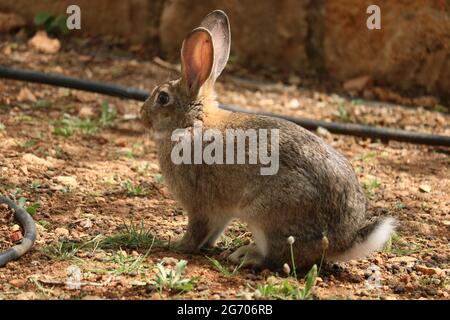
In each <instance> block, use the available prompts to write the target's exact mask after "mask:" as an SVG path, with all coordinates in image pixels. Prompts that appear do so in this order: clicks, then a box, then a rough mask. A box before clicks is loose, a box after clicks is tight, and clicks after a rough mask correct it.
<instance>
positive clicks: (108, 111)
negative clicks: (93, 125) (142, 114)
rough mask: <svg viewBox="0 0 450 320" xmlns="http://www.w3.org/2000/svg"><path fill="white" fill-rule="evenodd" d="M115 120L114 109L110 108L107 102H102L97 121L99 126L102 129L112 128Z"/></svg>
mask: <svg viewBox="0 0 450 320" xmlns="http://www.w3.org/2000/svg"><path fill="white" fill-rule="evenodd" d="M116 118H117V113H116V110H115V109H114V107H110V106H109V104H108V102H106V101H104V102H102V104H101V115H100V119H99V120H98V122H99V124H100V126H102V127H104V128H109V127H112V126H113V124H114V122H115V120H116Z"/></svg>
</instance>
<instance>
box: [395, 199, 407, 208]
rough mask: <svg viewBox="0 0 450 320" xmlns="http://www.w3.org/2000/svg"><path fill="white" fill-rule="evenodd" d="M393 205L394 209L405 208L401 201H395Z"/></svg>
mask: <svg viewBox="0 0 450 320" xmlns="http://www.w3.org/2000/svg"><path fill="white" fill-rule="evenodd" d="M394 207H395V208H396V209H405V208H406V205H405V204H404V203H403V202H401V201H396V202H395V204H394Z"/></svg>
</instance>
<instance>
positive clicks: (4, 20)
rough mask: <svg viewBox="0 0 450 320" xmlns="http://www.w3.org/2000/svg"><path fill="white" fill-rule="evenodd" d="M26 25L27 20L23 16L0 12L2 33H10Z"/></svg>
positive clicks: (0, 29)
mask: <svg viewBox="0 0 450 320" xmlns="http://www.w3.org/2000/svg"><path fill="white" fill-rule="evenodd" d="M25 25H26V21H25V19H24V18H22V17H21V16H18V15H17V14H14V13H4V12H0V33H8V32H11V31H13V30H16V29H19V28H21V27H24V26H25Z"/></svg>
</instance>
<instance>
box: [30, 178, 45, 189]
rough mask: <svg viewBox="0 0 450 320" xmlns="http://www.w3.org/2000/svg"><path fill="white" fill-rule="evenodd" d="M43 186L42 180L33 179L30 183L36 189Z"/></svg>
mask: <svg viewBox="0 0 450 320" xmlns="http://www.w3.org/2000/svg"><path fill="white" fill-rule="evenodd" d="M41 187H42V185H41V182H40V181H39V180H33V181H32V182H31V184H30V188H31V189H33V190H34V191H37V190H39V189H40V188H41Z"/></svg>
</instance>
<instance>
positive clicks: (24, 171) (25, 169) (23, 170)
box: [20, 166, 28, 176]
mask: <svg viewBox="0 0 450 320" xmlns="http://www.w3.org/2000/svg"><path fill="white" fill-rule="evenodd" d="M20 171H22V172H23V174H24V175H26V176H27V175H28V168H27V166H21V167H20Z"/></svg>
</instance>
